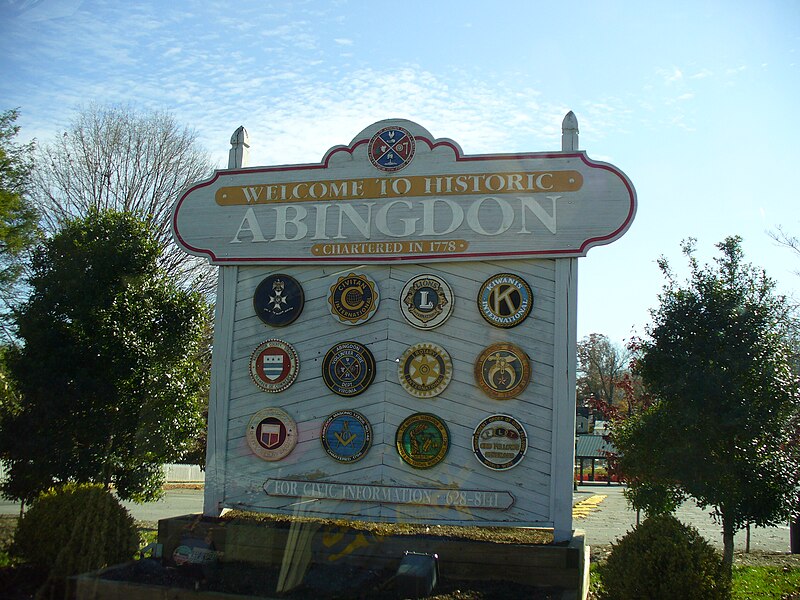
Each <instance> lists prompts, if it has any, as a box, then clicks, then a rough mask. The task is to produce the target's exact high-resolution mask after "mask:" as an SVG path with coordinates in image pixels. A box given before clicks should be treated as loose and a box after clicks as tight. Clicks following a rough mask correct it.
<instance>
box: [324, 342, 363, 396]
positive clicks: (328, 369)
mask: <svg viewBox="0 0 800 600" xmlns="http://www.w3.org/2000/svg"><path fill="white" fill-rule="evenodd" d="M373 379H375V357H373V356H372V352H370V351H369V348H367V347H366V346H364V345H362V344H359V343H358V342H342V343H341V344H336V345H335V346H334V347H333V348H331V349H330V350H328V352H327V353H326V354H325V358H324V359H323V360H322V380H323V381H324V382H325V385H326V386H328V389H329V390H331V391H332V392H333V393H334V394H338V395H340V396H346V397H348V396H357V395H358V394H360V393H361V392H363V391H364V390H366V389H367V388H368V387H369V385H370V384H371V383H372V380H373Z"/></svg>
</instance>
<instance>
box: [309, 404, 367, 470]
mask: <svg viewBox="0 0 800 600" xmlns="http://www.w3.org/2000/svg"><path fill="white" fill-rule="evenodd" d="M320 440H321V441H322V447H323V448H324V450H325V452H326V453H327V454H328V456H330V457H331V458H333V459H334V460H337V461H339V462H341V463H353V462H356V461H357V460H360V459H361V458H363V457H364V455H365V454H366V453H367V450H369V447H370V445H371V444H372V427H371V426H370V424H369V421H367V418H366V417H365V416H364V415H362V414H361V413H360V412H357V411H355V410H337V411H336V412H334V413H333V414H331V415H330V416H329V417H328V418H327V419H325V422H324V423H323V424H322V433H321V435H320Z"/></svg>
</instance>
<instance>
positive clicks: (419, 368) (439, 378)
mask: <svg viewBox="0 0 800 600" xmlns="http://www.w3.org/2000/svg"><path fill="white" fill-rule="evenodd" d="M398 376H399V378H400V385H402V386H403V389H404V390H405V391H407V392H408V393H409V394H411V395H412V396H416V397H417V398H431V397H433V396H438V395H439V394H441V393H442V392H443V391H444V389H445V388H446V387H447V385H448V384H449V383H450V379H451V378H452V376H453V363H452V361H451V360H450V355H449V354H448V353H447V351H446V350H445V349H444V348H442V347H441V346H437V345H436V344H428V343H422V344H415V345H413V346H409V347H408V348H407V349H406V351H405V352H404V353H403V355H402V356H401V357H400V361H399V363H398Z"/></svg>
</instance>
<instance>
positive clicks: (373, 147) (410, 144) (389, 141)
mask: <svg viewBox="0 0 800 600" xmlns="http://www.w3.org/2000/svg"><path fill="white" fill-rule="evenodd" d="M415 151H416V144H415V142H414V136H413V135H411V133H410V132H409V131H408V130H407V129H404V128H402V127H398V126H397V125H391V126H389V127H384V128H383V129H381V130H380V131H379V132H378V133H376V134H375V135H373V136H372V138H371V139H370V140H369V145H368V146H367V153H368V154H369V160H370V161H371V162H372V164H373V165H374V166H375V168H376V169H379V170H380V171H385V172H387V173H393V172H395V171H399V170H400V169H404V168H405V167H407V166H408V165H409V164H411V160H412V159H413V158H414V152H415Z"/></svg>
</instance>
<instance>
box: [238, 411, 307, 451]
mask: <svg viewBox="0 0 800 600" xmlns="http://www.w3.org/2000/svg"><path fill="white" fill-rule="evenodd" d="M247 443H248V445H249V446H250V449H251V450H252V451H253V453H254V454H255V455H256V456H258V457H259V458H263V459H264V460H270V461H272V460H281V459H282V458H283V457H284V456H286V455H287V454H289V453H290V452H291V451H292V450H293V449H294V447H295V445H296V444H297V423H295V422H294V419H292V417H290V416H289V414H288V413H287V412H285V411H283V410H281V409H280V408H265V409H263V410H260V411H258V412H257V413H256V414H254V415H253V417H252V418H251V419H250V423H248V425H247Z"/></svg>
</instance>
